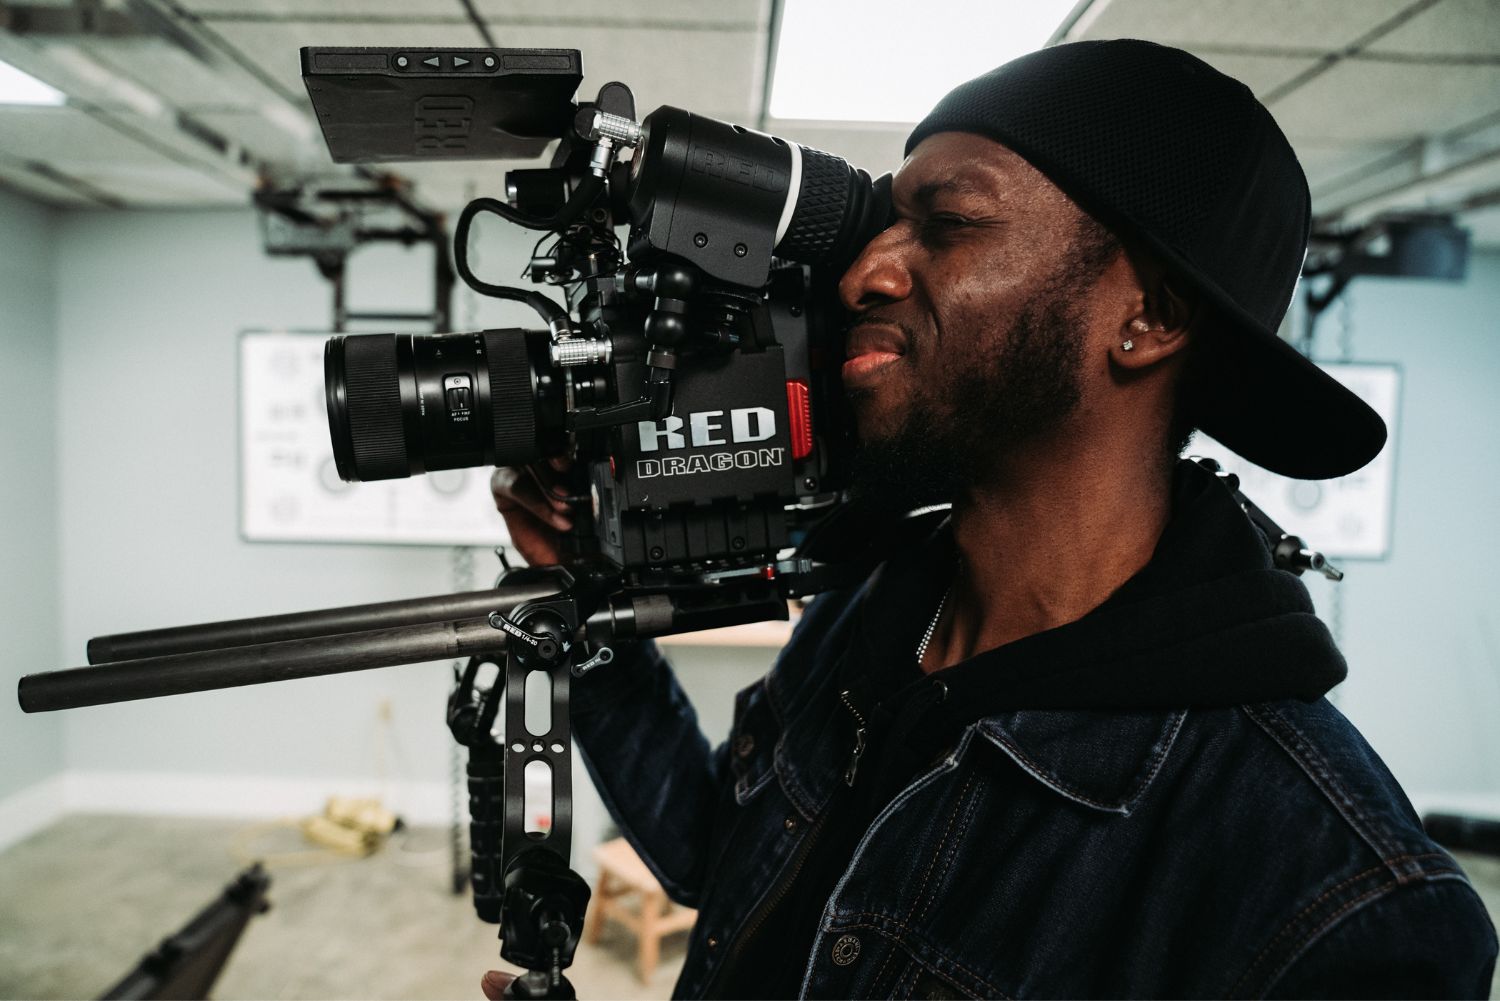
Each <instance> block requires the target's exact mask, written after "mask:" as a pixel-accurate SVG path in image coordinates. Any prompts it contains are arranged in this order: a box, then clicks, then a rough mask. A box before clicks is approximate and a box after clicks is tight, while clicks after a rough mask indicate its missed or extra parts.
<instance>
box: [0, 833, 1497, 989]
mask: <svg viewBox="0 0 1500 1001" xmlns="http://www.w3.org/2000/svg"><path fill="white" fill-rule="evenodd" d="M398 840H399V836H398ZM305 847H306V846H305V844H304V843H303V842H302V840H301V838H300V835H298V834H297V833H296V832H295V831H292V830H285V829H283V830H276V829H272V830H265V829H264V828H263V827H260V828H258V827H257V826H256V825H249V824H244V823H236V822H226V821H216V820H184V819H180V818H155V817H150V818H148V817H115V816H72V817H68V818H66V819H64V820H62V821H60V822H58V823H57V824H55V825H53V826H52V827H49V828H47V829H46V830H44V831H41V832H39V833H37V834H35V835H33V836H32V837H30V838H28V839H27V840H25V841H23V842H21V843H20V844H18V845H15V846H14V847H12V848H11V849H10V850H9V851H7V852H5V853H3V854H0V998H5V999H17V998H36V999H41V998H93V997H97V996H98V995H99V994H100V993H102V992H103V991H105V990H107V989H108V988H109V987H111V986H112V985H113V984H114V983H115V982H116V981H117V980H118V979H119V978H120V977H121V976H123V975H124V974H125V973H126V972H127V971H128V970H129V969H130V968H131V967H133V966H134V965H135V963H136V962H137V961H138V960H139V959H140V958H141V956H142V955H143V954H144V953H146V952H147V951H149V950H150V949H152V948H153V947H154V946H155V945H156V943H157V942H158V941H160V939H161V938H163V937H164V936H166V935H168V934H170V933H171V932H173V931H175V930H176V929H177V928H178V927H180V926H181V925H182V924H183V923H185V922H186V921H187V920H188V918H190V917H191V916H192V915H193V914H195V913H196V912H197V911H198V910H199V909H200V908H201V907H203V906H204V905H205V904H207V903H208V902H209V901H210V900H212V899H214V898H215V897H217V896H218V894H219V892H220V891H221V890H222V889H223V888H224V886H225V884H227V883H228V882H229V881H230V879H231V878H232V877H233V876H234V874H235V873H236V872H238V871H239V869H240V868H242V867H243V864H244V863H243V862H242V861H241V859H240V858H238V857H236V856H237V854H238V855H242V856H243V855H245V854H246V853H247V852H248V853H249V854H250V855H251V856H261V855H263V856H274V855H275V854H276V853H280V852H298V851H301V850H303V849H305ZM1459 861H1460V862H1461V863H1462V864H1463V866H1464V868H1465V870H1467V871H1468V873H1469V875H1470V877H1471V878H1472V879H1473V880H1474V883H1475V885H1476V887H1477V888H1478V889H1479V891H1480V894H1481V896H1483V897H1484V900H1485V905H1486V906H1487V907H1488V908H1489V910H1490V913H1491V915H1500V859H1495V858H1486V857H1483V856H1477V855H1460V856H1459ZM293 863H294V860H291V859H288V860H286V861H283V862H279V863H278V862H276V861H275V860H274V859H273V860H272V861H271V864H270V865H269V868H270V870H271V876H272V885H271V888H270V892H269V897H270V899H271V902H272V909H271V911H270V912H269V913H267V914H265V915H263V916H262V917H259V918H257V919H255V920H254V921H253V922H252V923H251V924H250V926H249V927H248V928H247V929H246V931H245V935H244V937H243V938H242V939H241V941H240V945H239V947H238V948H237V949H236V950H235V953H234V955H233V956H232V957H231V958H230V960H229V963H228V965H227V966H226V967H225V969H224V972H223V975H222V976H221V977H220V978H219V981H218V983H217V985H216V987H215V989H214V997H216V998H219V999H221V1001H233V999H240V998H372V999H373V998H455V999H478V998H481V997H482V996H483V995H482V994H481V993H480V990H479V978H480V976H481V975H482V974H483V972H484V971H485V970H486V969H490V968H492V967H498V966H500V964H499V962H498V960H497V956H498V952H497V941H496V938H495V929H494V927H492V926H490V925H486V924H483V923H482V922H480V921H479V920H478V919H477V918H475V917H474V914H473V910H472V908H471V906H470V903H469V899H468V897H467V896H462V897H455V896H453V895H452V894H450V893H449V892H448V879H449V875H448V873H449V869H448V856H447V853H446V842H445V840H444V834H443V832H440V831H431V830H428V831H416V832H413V833H412V834H411V836H410V837H409V838H406V839H405V840H404V841H400V843H397V842H395V841H393V843H392V844H391V845H388V846H387V848H386V849H385V850H384V851H382V852H380V853H378V854H376V855H374V856H372V857H370V858H367V859H359V860H355V861H339V862H334V863H331V864H316V865H307V864H300V865H299V864H293ZM683 948H684V943H683V936H681V935H679V936H676V937H675V938H674V939H669V940H668V941H667V943H666V946H665V948H664V949H663V952H662V962H661V965H660V966H658V968H657V970H656V974H655V976H654V977H653V978H652V981H651V983H650V984H647V985H642V984H641V983H640V982H639V981H637V980H636V978H635V972H634V965H633V964H634V958H635V953H634V941H633V939H631V938H630V936H629V935H628V934H627V933H625V932H623V931H622V930H621V929H619V928H618V927H614V926H609V927H607V929H606V931H605V935H604V938H603V940H602V941H601V942H600V944H599V946H598V947H596V948H593V947H589V946H586V945H585V946H580V947H579V950H578V956H577V960H576V962H575V963H574V965H573V967H572V968H571V969H570V971H569V976H570V979H572V981H573V983H574V985H575V986H576V987H577V989H578V996H579V997H581V998H593V999H599V998H621V999H635V998H665V997H667V996H668V995H670V994H671V991H672V985H673V983H674V982H675V981H676V979H677V973H678V970H679V969H680V968H681V966H682V953H683ZM1495 994H1496V996H1500V976H1497V978H1496V983H1495Z"/></svg>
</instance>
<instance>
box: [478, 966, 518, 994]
mask: <svg viewBox="0 0 1500 1001" xmlns="http://www.w3.org/2000/svg"><path fill="white" fill-rule="evenodd" d="M514 979H516V977H515V974H513V973H501V972H500V971H499V970H491V971H489V972H488V973H486V974H485V975H484V979H483V980H481V981H479V989H480V990H482V991H484V996H485V997H487V998H489V999H490V1001H500V999H501V998H502V997H504V996H505V988H507V987H509V986H510V982H511V981H512V980H514Z"/></svg>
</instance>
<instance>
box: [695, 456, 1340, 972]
mask: <svg viewBox="0 0 1500 1001" xmlns="http://www.w3.org/2000/svg"><path fill="white" fill-rule="evenodd" d="M955 561H956V552H955V548H954V543H953V539H952V535H951V533H950V532H949V531H948V526H947V525H946V524H944V525H942V526H941V527H939V528H938V529H937V531H936V532H935V533H933V534H932V535H931V536H930V537H929V538H928V539H927V540H926V542H925V544H922V545H919V546H917V547H915V548H914V549H913V550H912V551H909V552H907V553H903V554H901V555H898V556H897V557H895V558H893V559H892V560H890V561H888V562H887V563H885V564H884V565H882V566H881V567H880V569H879V570H878V571H877V572H876V575H875V577H874V578H873V579H872V581H871V583H870V587H869V589H868V591H867V593H866V595H865V597H864V600H863V603H862V605H861V608H860V611H859V625H858V628H857V629H856V631H855V638H854V640H853V642H852V644H851V649H850V650H849V656H847V657H845V658H844V660H843V662H842V664H841V665H840V667H839V673H838V678H839V686H840V690H841V691H842V692H844V693H845V694H844V696H843V700H844V701H845V703H846V704H847V705H848V706H850V711H849V713H848V719H847V720H846V722H847V725H848V726H849V730H850V733H849V740H850V744H849V746H850V747H851V749H852V748H853V746H854V745H855V743H856V730H862V731H863V732H862V733H859V734H858V739H859V740H861V741H862V742H863V743H862V746H863V748H864V750H863V753H862V754H861V755H860V756H859V759H858V763H857V768H856V769H855V772H854V782H853V784H852V786H851V787H850V788H848V789H847V790H846V791H845V792H844V793H843V794H842V795H841V796H840V797H839V798H838V799H837V800H836V802H835V803H834V804H833V806H832V807H831V809H832V810H833V811H834V816H833V817H832V818H831V820H830V822H829V824H828V826H827V828H825V830H824V832H823V836H822V838H821V840H820V841H819V843H818V845H817V848H816V851H815V853H814V854H815V856H816V857H814V858H810V859H809V860H808V864H805V865H803V866H802V867H801V868H800V871H801V872H802V873H803V874H804V875H803V876H802V878H801V879H799V880H798V882H797V883H796V884H795V885H793V886H792V887H790V888H789V891H788V892H787V893H786V895H785V897H784V898H783V902H782V903H781V905H779V906H778V908H777V911H778V918H779V920H776V921H768V922H765V923H764V924H763V926H762V927H764V928H768V929H774V930H773V931H771V932H769V933H762V934H761V936H759V938H758V940H757V941H756V943H755V948H754V950H753V953H754V956H750V955H748V954H747V955H746V956H745V960H744V961H742V962H741V963H739V964H737V967H738V971H740V972H742V973H743V974H744V976H745V978H746V979H745V980H744V982H743V983H739V981H740V977H739V976H734V975H731V976H730V977H729V978H727V981H726V982H725V983H724V986H725V987H726V988H727V990H726V991H725V993H724V995H723V996H726V997H733V996H738V995H741V994H745V996H750V995H751V994H755V993H757V992H759V996H762V997H777V996H782V995H785V996H795V994H796V992H797V987H798V985H799V984H800V982H801V974H802V967H801V964H800V962H796V961H794V962H790V963H788V962H787V957H798V958H799V959H800V957H804V956H806V955H807V952H808V949H809V948H811V944H812V941H813V939H814V937H815V933H816V929H817V924H818V918H819V916H820V914H821V912H822V908H823V905H824V903H825V902H826V901H827V899H828V897H829V895H830V894H831V893H832V891H833V887H834V885H835V884H836V883H837V881H838V879H839V877H840V875H842V873H843V871H844V870H845V868H847V866H848V862H849V859H850V858H852V857H853V854H854V848H855V846H856V844H857V843H858V841H859V838H860V836H861V835H862V834H863V833H864V831H865V830H866V829H867V828H868V827H869V825H870V822H871V821H872V820H873V819H874V817H875V816H876V815H877V814H878V813H879V812H880V810H881V809H882V808H883V807H884V806H885V804H886V803H888V802H889V801H890V800H891V798H892V797H894V796H895V795H896V794H897V793H898V792H899V791H900V790H901V789H902V788H903V787H904V786H906V785H907V784H908V783H909V782H910V781H911V779H912V778H913V777H914V776H915V775H916V774H917V773H918V772H920V771H921V770H922V769H923V768H925V767H926V766H927V765H928V764H929V763H930V762H932V761H933V760H934V759H935V758H937V757H939V756H940V755H941V754H942V753H944V752H945V750H946V749H947V748H948V747H950V746H952V744H953V743H954V742H955V740H956V739H957V737H958V735H959V734H960V733H961V732H962V730H963V729H964V727H966V726H968V725H969V724H971V723H973V722H975V721H976V720H979V719H982V718H983V717H985V716H989V715H993V714H996V713H1000V712H1003V711H1007V710H1014V709H1052V710H1087V711H1096V712H1097V711H1101V710H1102V711H1109V710H1121V711H1124V710H1139V709H1164V710H1166V709H1209V708H1224V707H1228V706H1235V705H1242V704H1246V703H1255V702H1269V701H1275V700H1281V699H1287V698H1297V699H1302V700H1304V701H1313V700H1316V699H1317V698H1319V697H1321V696H1322V695H1323V694H1325V693H1326V692H1327V691H1328V690H1329V689H1331V688H1332V687H1333V686H1334V685H1337V684H1338V683H1339V682H1340V681H1342V680H1343V679H1344V676H1345V674H1346V673H1347V669H1346V667H1345V664H1344V659H1343V657H1342V656H1341V655H1340V654H1339V652H1338V650H1337V648H1336V647H1335V646H1334V645H1333V641H1332V638H1331V637H1330V636H1329V633H1328V630H1327V628H1326V627H1325V626H1324V625H1323V623H1322V622H1321V621H1319V620H1318V618H1317V617H1316V616H1315V615H1314V614H1313V609H1312V601H1311V599H1310V598H1309V596H1308V593H1307V589H1306V588H1305V587H1303V586H1302V583H1301V582H1300V581H1299V580H1298V579H1297V578H1296V577H1295V576H1293V575H1292V574H1290V573H1287V572H1285V571H1282V570H1276V569H1273V567H1272V562H1271V556H1270V549H1269V547H1268V545H1267V543H1266V541H1265V540H1264V538H1263V537H1262V536H1261V535H1260V533H1259V532H1258V531H1257V530H1256V529H1255V527H1254V526H1253V525H1251V523H1250V521H1249V519H1248V518H1247V517H1246V515H1245V513H1244V512H1243V511H1242V510H1240V507H1239V505H1238V504H1237V503H1236V502H1235V500H1234V497H1233V495H1232V494H1231V493H1230V492H1229V490H1228V489H1227V488H1226V487H1225V486H1224V485H1223V484H1222V483H1220V482H1219V481H1218V479H1217V478H1216V477H1215V476H1214V475H1213V474H1211V473H1209V472H1208V471H1206V470H1204V469H1203V468H1202V467H1200V466H1198V465H1197V464H1195V463H1192V462H1185V461H1184V462H1181V463H1179V464H1178V466H1177V468H1176V471H1175V475H1174V477H1173V487H1172V516H1171V520H1170V521H1169V523H1168V525H1167V528H1166V530H1165V531H1164V532H1163V533H1162V537H1161V539H1160V541H1159V542H1158V544H1157V546H1156V550H1155V552H1154V553H1153V555H1152V558H1151V561H1150V562H1149V563H1148V564H1147V565H1146V566H1145V567H1144V568H1143V569H1142V570H1141V571H1140V572H1139V573H1137V574H1136V575H1135V576H1134V577H1132V578H1131V579H1130V580H1128V581H1127V582H1126V583H1125V584H1124V585H1123V586H1121V587H1120V588H1119V589H1118V590H1117V591H1116V592H1115V593H1114V594H1113V595H1111V596H1110V597H1109V598H1108V599H1107V600H1106V601H1105V602H1104V603H1103V604H1101V605H1100V606H1099V607H1098V608H1096V609H1094V610H1093V611H1092V612H1090V613H1089V614H1087V615H1085V616H1084V617H1083V618H1081V619H1078V620H1077V621H1075V622H1071V623H1068V624H1067V625H1063V626H1059V627H1057V628H1055V629H1049V630H1047V631H1045V632H1041V633H1037V634H1035V635H1032V636H1028V637H1026V638H1024V639H1021V640H1017V641H1016V642H1014V643H1008V644H1006V645H1005V646H1002V647H998V648H996V649H993V650H986V651H984V652H983V653H980V654H977V655H975V656H974V657H971V658H970V659H968V660H966V661H963V662H962V663H959V664H955V665H953V666H952V667H949V668H946V669H944V670H941V671H937V672H935V673H933V674H931V675H923V674H922V673H921V671H920V670H919V669H918V667H917V661H916V648H917V644H918V642H919V641H920V639H921V636H922V633H923V632H924V631H925V630H926V628H927V625H928V623H929V622H931V621H932V618H933V614H934V612H935V611H936V609H937V607H938V603H939V601H940V600H941V597H942V594H943V592H944V591H945V590H946V589H947V587H948V584H949V582H950V581H951V580H952V574H953V568H954V566H955ZM768 970H781V971H783V973H784V976H783V979H784V980H785V981H786V982H785V983H778V984H775V985H770V984H768V983H767V982H766V979H765V977H766V973H767V971H768ZM768 989H769V990H771V991H772V993H769V994H767V993H765V992H766V991H767V990H768ZM746 991H748V992H749V994H746Z"/></svg>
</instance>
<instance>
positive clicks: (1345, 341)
mask: <svg viewBox="0 0 1500 1001" xmlns="http://www.w3.org/2000/svg"><path fill="white" fill-rule="evenodd" d="M1353 360H1354V307H1353V306H1351V305H1350V303H1349V294H1348V293H1347V292H1346V293H1344V294H1343V295H1341V296H1339V361H1340V362H1343V363H1344V364H1348V363H1349V362H1352V361H1353Z"/></svg>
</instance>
